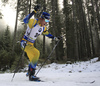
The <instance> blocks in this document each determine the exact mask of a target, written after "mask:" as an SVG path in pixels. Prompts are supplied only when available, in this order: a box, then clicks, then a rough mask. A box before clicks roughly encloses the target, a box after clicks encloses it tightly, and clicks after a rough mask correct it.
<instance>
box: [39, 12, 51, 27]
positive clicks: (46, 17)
mask: <svg viewBox="0 0 100 86" xmlns="http://www.w3.org/2000/svg"><path fill="white" fill-rule="evenodd" d="M49 19H50V14H49V13H47V12H43V13H42V15H41V18H40V23H41V25H42V26H45V25H46V24H47V23H48V22H49Z"/></svg>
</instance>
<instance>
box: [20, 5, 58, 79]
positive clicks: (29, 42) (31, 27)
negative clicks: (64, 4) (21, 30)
mask: <svg viewBox="0 0 100 86" xmlns="http://www.w3.org/2000/svg"><path fill="white" fill-rule="evenodd" d="M39 9H40V6H39V5H37V6H35V8H34V11H33V12H32V13H30V14H29V15H27V16H26V17H25V18H24V20H23V21H24V23H25V24H28V27H27V29H26V32H25V34H24V36H23V38H22V40H21V48H22V49H24V51H25V52H26V54H27V56H28V58H29V60H30V63H29V68H28V73H27V75H28V76H29V80H30V81H35V80H38V78H37V77H36V76H34V75H35V69H36V65H37V62H38V59H39V56H40V52H39V50H37V49H36V48H35V47H34V42H35V40H36V38H37V37H38V36H39V35H41V34H44V35H45V36H47V37H49V38H52V39H54V40H55V39H58V38H57V37H54V36H53V35H51V34H50V33H49V32H48V31H47V28H46V26H45V25H46V24H47V23H48V22H49V20H50V14H49V13H47V12H43V13H42V15H41V17H40V18H39V19H31V17H32V16H33V15H34V14H36V13H37V11H38V10H39Z"/></svg>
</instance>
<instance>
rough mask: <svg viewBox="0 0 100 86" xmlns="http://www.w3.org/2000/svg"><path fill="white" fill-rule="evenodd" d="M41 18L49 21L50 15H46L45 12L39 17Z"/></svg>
mask: <svg viewBox="0 0 100 86" xmlns="http://www.w3.org/2000/svg"><path fill="white" fill-rule="evenodd" d="M41 18H44V19H50V14H49V13H47V12H43V13H42V15H41Z"/></svg>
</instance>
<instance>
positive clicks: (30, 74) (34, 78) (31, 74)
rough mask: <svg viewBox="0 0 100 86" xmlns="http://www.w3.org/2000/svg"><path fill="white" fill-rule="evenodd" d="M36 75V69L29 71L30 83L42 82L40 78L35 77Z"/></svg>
mask: <svg viewBox="0 0 100 86" xmlns="http://www.w3.org/2000/svg"><path fill="white" fill-rule="evenodd" d="M34 74H35V69H34V68H30V71H29V80H30V81H37V82H39V81H40V80H39V78H38V77H36V76H34Z"/></svg>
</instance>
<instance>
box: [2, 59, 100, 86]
mask: <svg viewBox="0 0 100 86" xmlns="http://www.w3.org/2000/svg"><path fill="white" fill-rule="evenodd" d="M97 59H98V58H95V59H92V60H91V61H86V62H77V63H74V64H56V63H53V64H49V65H46V66H45V67H43V68H42V69H41V71H40V72H39V74H38V77H40V79H41V80H43V81H44V82H33V81H29V80H28V77H26V73H16V75H15V77H14V79H13V81H12V82H11V79H12V76H13V73H4V74H0V86H100V61H98V62H97Z"/></svg>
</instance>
